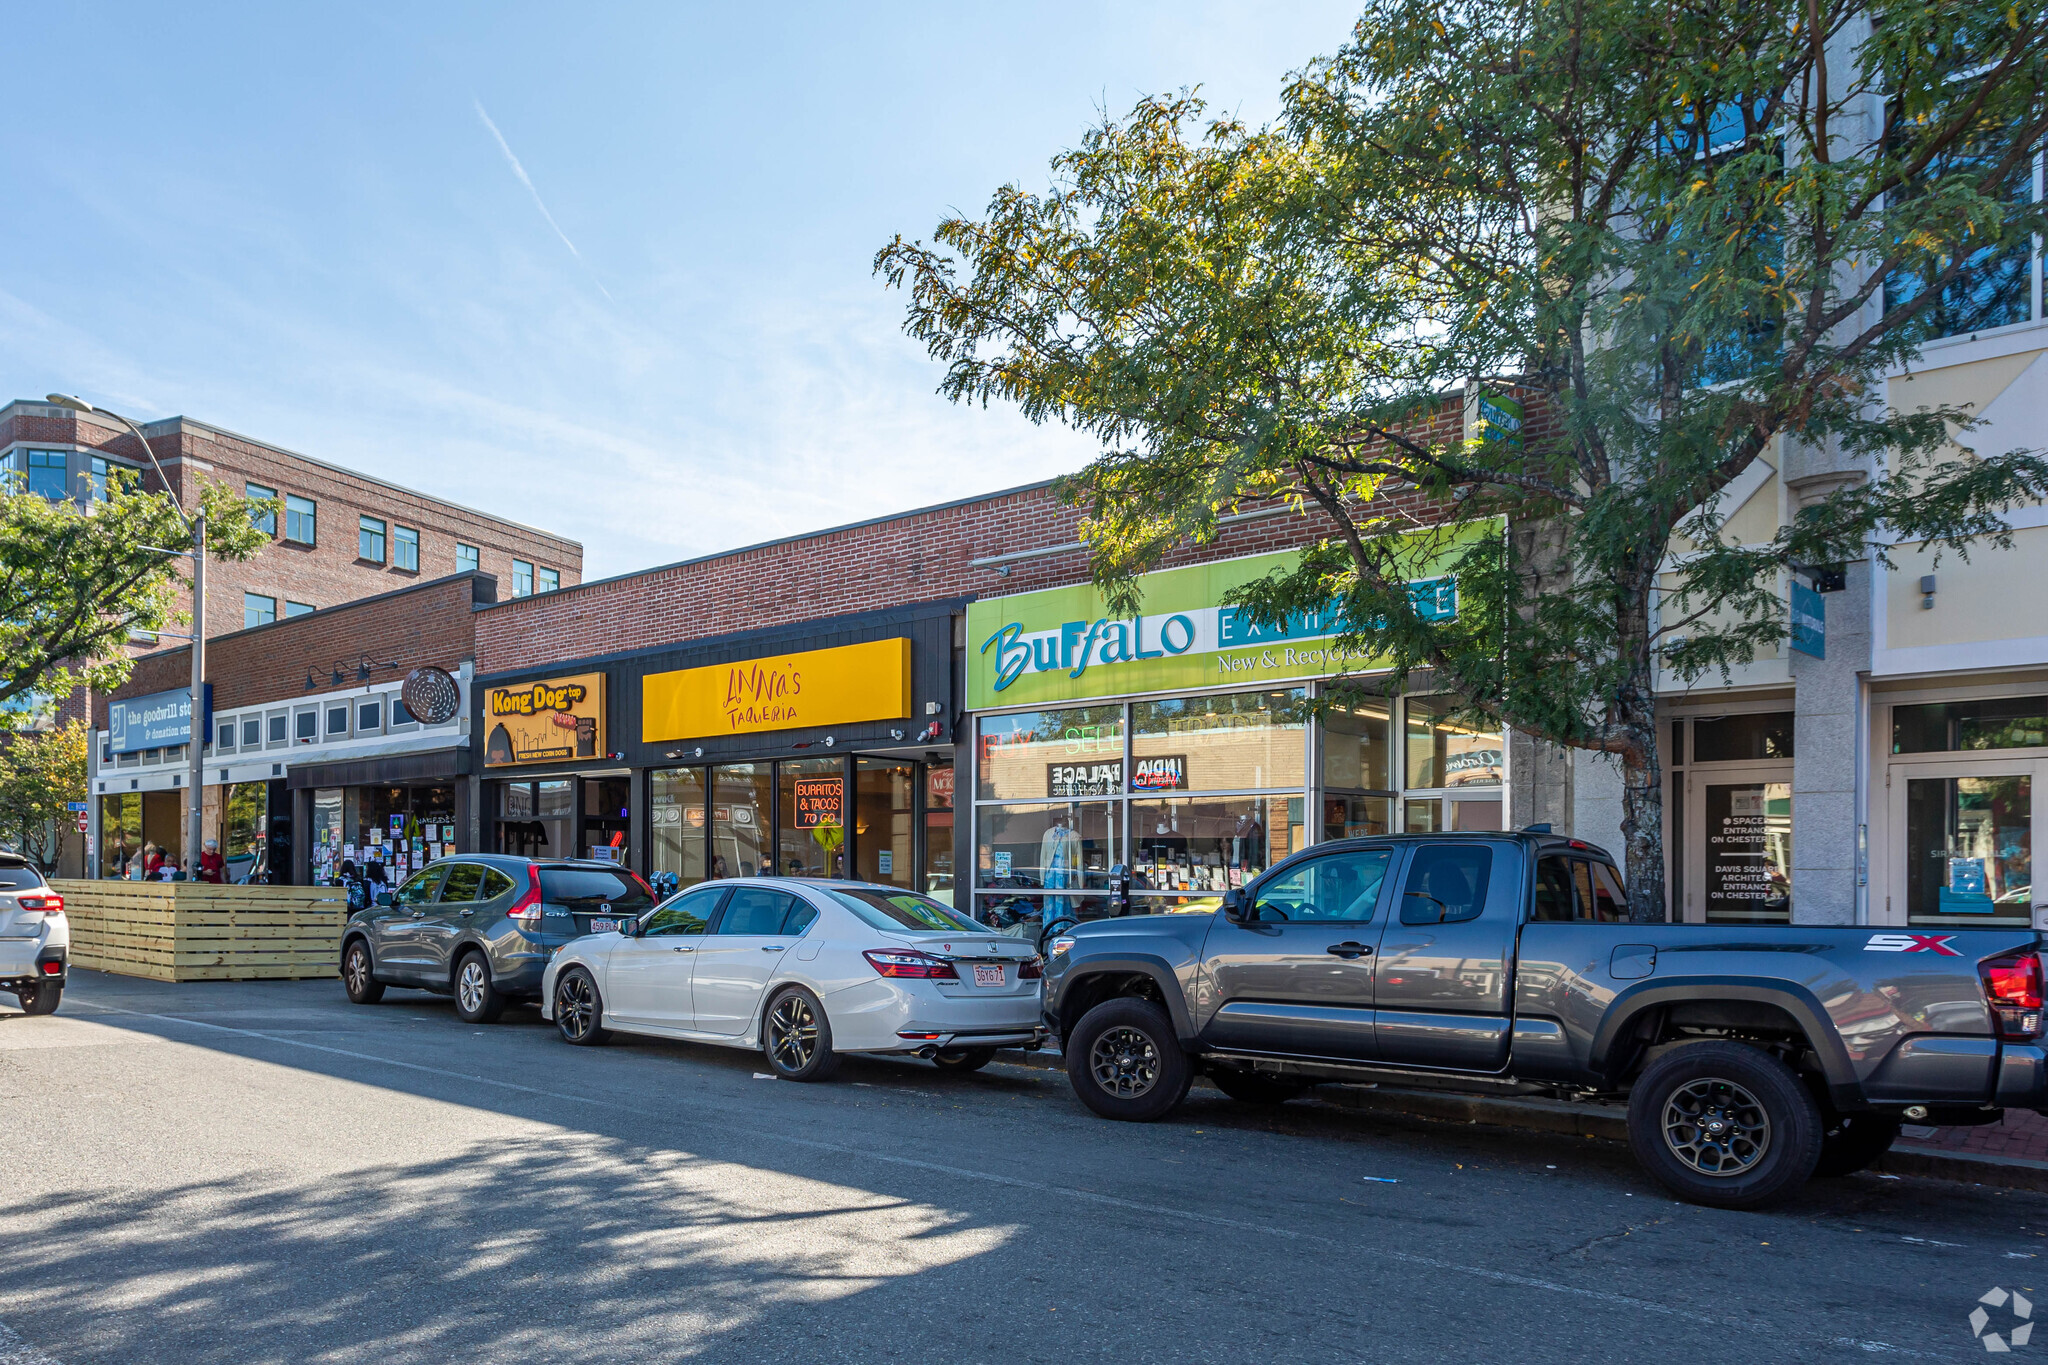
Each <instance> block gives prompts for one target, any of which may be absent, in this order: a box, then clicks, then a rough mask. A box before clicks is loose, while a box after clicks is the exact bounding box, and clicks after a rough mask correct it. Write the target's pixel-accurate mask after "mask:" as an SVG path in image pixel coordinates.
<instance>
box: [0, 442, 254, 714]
mask: <svg viewBox="0 0 2048 1365" xmlns="http://www.w3.org/2000/svg"><path fill="white" fill-rule="evenodd" d="M201 497H202V501H203V504H204V506H205V508H206V545H207V550H208V552H209V553H210V554H212V555H213V556H215V557H216V558H220V559H229V560H246V559H250V558H253V557H254V556H255V554H256V552H257V551H258V550H260V549H262V547H263V546H264V545H265V544H267V543H268V542H269V536H268V535H267V534H265V533H264V532H263V531H262V530H261V529H259V528H258V527H257V526H256V525H255V524H254V521H253V520H252V518H253V517H256V516H261V515H263V514H265V513H266V512H267V513H268V514H269V515H271V516H273V517H274V516H275V515H277V507H276V500H275V499H267V500H266V499H256V500H252V499H250V498H247V497H244V496H243V495H242V494H241V493H240V492H238V491H236V490H234V489H232V488H230V487H228V486H227V485H226V484H221V483H208V484H206V485H205V486H204V488H203V490H202V493H201ZM190 543H191V537H190V534H189V533H188V532H187V531H186V530H185V525H184V523H183V522H182V521H181V520H180V519H179V513H178V510H177V508H176V506H175V505H174V504H173V503H172V500H171V496H170V494H168V493H161V492H143V491H141V490H139V489H137V488H135V487H134V486H132V484H131V483H130V482H129V481H128V480H126V479H121V478H115V479H113V480H112V481H111V482H110V483H109V486H108V488H107V496H106V497H105V498H104V499H100V500H95V501H93V502H92V503H90V504H89V505H88V506H87V507H84V508H81V507H80V506H79V505H78V504H77V503H75V502H72V501H69V500H66V499H53V498H46V497H43V496H41V495H40V494H36V493H30V492H25V491H23V490H22V489H21V488H20V487H19V486H18V484H15V483H12V482H7V483H0V708H5V707H7V706H8V704H9V703H15V708H14V709H10V710H8V711H6V712H5V713H4V714H7V715H15V714H18V708H19V705H20V703H22V702H24V701H26V700H28V699H29V698H30V697H31V696H35V695H41V696H44V697H51V698H61V697H65V696H69V695H70V693H71V691H72V689H73V688H75V687H77V686H78V685H79V684H80V683H84V684H86V685H88V686H91V687H94V688H99V689H102V690H105V689H110V688H113V687H117V686H119V685H120V684H121V682H122V681H123V680H125V679H126V678H127V676H128V673H129V669H130V661H129V659H128V657H127V655H126V654H125V653H124V652H123V650H122V646H123V645H124V644H126V643H127V641H128V638H129V636H130V634H131V633H132V632H137V631H149V632H156V631H161V630H166V629H168V628H169V627H170V626H171V625H172V624H173V623H174V620H175V619H176V618H177V617H178V616H179V615H180V613H178V612H177V611H176V606H177V587H178V580H179V579H180V578H181V577H182V575H181V574H180V572H179V566H181V565H185V564H189V562H190V561H188V560H181V559H178V558H176V557H174V556H172V555H168V554H165V553H163V551H165V550H175V549H183V548H185V547H187V546H189V545H190Z"/></svg>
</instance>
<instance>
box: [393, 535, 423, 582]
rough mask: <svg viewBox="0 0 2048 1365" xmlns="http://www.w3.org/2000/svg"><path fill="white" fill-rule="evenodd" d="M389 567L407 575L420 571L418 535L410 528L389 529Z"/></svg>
mask: <svg viewBox="0 0 2048 1365" xmlns="http://www.w3.org/2000/svg"><path fill="white" fill-rule="evenodd" d="M391 567H392V568H394V569H404V570H405V571H406V572H408V573H418V572H419V571H420V533H419V532H418V531H416V530H414V529H413V528H412V527H410V526H394V527H392V528H391Z"/></svg>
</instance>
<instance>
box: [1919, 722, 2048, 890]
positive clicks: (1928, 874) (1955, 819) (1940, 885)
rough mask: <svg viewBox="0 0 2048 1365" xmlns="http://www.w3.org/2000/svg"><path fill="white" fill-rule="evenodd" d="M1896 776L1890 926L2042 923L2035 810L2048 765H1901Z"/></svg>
mask: <svg viewBox="0 0 2048 1365" xmlns="http://www.w3.org/2000/svg"><path fill="white" fill-rule="evenodd" d="M1887 778H1888V781H1887V793H1886V794H1887V796H1888V798H1889V805H1890V816H1891V818H1890V821H1889V828H1890V829H1891V830H1892V832H1893V834H1894V839H1893V842H1892V847H1893V850H1894V851H1893V853H1892V856H1891V859H1890V862H1891V870H1890V888H1889V891H1888V893H1887V895H1886V905H1887V907H1888V909H1889V914H1888V915H1887V916H1886V922H1887V923H1892V924H1900V923H1903V924H1906V925H1909V926H1913V927H1923V926H1924V927H1934V926H1945V927H1951V928H1961V929H1969V928H2004V927H2014V928H2021V927H2025V926H2027V925H2029V924H2031V923H2034V922H2036V916H2037V915H2038V914H2039V913H2040V910H2039V909H2038V908H2037V907H2038V906H2039V905H2040V901H2039V898H2038V897H2037V895H2036V893H2035V891H2034V844H2035V842H2036V838H2035V836H2036V833H2037V831H2036V828H2035V814H2034V812H2035V807H2036V802H2037V801H2038V800H2039V799H2040V797H2041V794H2042V784H2043V782H2044V781H2048V760H2042V759H2026V758H2007V759H1982V758H1980V759H1970V758H1956V759H1945V760H1936V761H1930V762H1913V763H1906V762H1899V761H1896V760H1894V761H1893V762H1892V764H1891V766H1890V768H1889V769H1888V770H1887Z"/></svg>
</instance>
